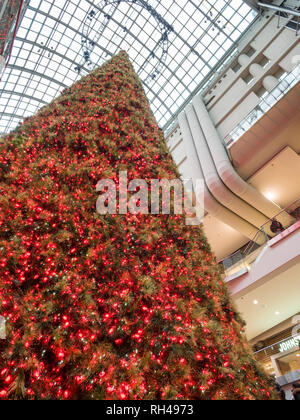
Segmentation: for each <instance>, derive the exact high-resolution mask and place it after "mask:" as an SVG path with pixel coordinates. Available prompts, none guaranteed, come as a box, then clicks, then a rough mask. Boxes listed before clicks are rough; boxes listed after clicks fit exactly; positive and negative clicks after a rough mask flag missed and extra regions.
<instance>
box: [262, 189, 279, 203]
mask: <svg viewBox="0 0 300 420" xmlns="http://www.w3.org/2000/svg"><path fill="white" fill-rule="evenodd" d="M264 196H265V197H266V198H267V199H268V200H270V201H274V200H275V199H276V194H275V193H274V192H273V191H266V192H265V193H264Z"/></svg>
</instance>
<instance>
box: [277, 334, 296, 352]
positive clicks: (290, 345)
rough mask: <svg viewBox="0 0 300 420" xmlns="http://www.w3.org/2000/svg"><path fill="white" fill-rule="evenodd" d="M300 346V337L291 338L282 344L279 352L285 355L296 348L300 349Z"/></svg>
mask: <svg viewBox="0 0 300 420" xmlns="http://www.w3.org/2000/svg"><path fill="white" fill-rule="evenodd" d="M299 346H300V335H299V336H298V337H294V338H291V339H290V340H287V341H285V342H283V343H281V344H280V346H279V351H280V353H284V352H285V351H288V350H292V349H295V348H299Z"/></svg>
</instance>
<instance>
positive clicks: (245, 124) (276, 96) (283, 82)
mask: <svg viewBox="0 0 300 420" xmlns="http://www.w3.org/2000/svg"><path fill="white" fill-rule="evenodd" d="M299 80H300V65H298V66H297V67H295V69H294V70H293V71H292V72H290V73H284V74H283V75H282V76H281V77H280V79H279V83H278V85H277V86H276V87H275V88H274V89H273V90H272V91H271V92H265V93H264V94H263V95H262V97H261V101H260V103H259V104H258V105H257V106H256V107H255V108H254V109H253V110H252V111H251V112H250V113H249V114H248V115H247V116H246V117H245V118H244V119H243V120H242V121H241V122H240V123H239V124H238V125H237V126H236V127H235V128H234V129H233V130H232V131H231V132H230V133H229V134H228V135H227V136H226V137H225V139H224V141H225V144H226V145H227V146H229V145H231V144H232V143H235V142H236V141H237V140H238V139H239V138H241V137H242V136H243V135H244V134H245V133H246V131H248V130H249V129H250V128H251V127H252V126H253V125H254V124H255V123H256V122H257V121H258V120H259V119H260V118H262V117H263V116H264V115H265V114H266V113H267V112H268V111H269V110H270V109H271V108H272V107H273V106H274V105H276V103H277V102H279V100H280V99H281V98H283V97H284V96H285V95H286V94H287V93H288V92H289V91H290V90H291V89H292V88H293V87H294V86H295V85H296V84H297V83H298V82H299Z"/></svg>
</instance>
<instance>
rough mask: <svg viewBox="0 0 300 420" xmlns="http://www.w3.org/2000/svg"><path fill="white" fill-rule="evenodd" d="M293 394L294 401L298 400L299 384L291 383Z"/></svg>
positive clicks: (299, 395) (299, 397)
mask: <svg viewBox="0 0 300 420" xmlns="http://www.w3.org/2000/svg"><path fill="white" fill-rule="evenodd" d="M292 392H293V396H294V399H295V400H296V401H300V384H299V383H297V384H293V390H292Z"/></svg>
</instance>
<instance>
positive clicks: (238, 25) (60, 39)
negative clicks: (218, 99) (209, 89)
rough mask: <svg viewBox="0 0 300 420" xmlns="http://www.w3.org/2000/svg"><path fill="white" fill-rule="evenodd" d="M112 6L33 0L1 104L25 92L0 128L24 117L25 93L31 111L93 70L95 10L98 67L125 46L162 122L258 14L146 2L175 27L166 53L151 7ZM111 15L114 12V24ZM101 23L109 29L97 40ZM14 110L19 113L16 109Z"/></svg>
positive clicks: (1, 115)
mask: <svg viewBox="0 0 300 420" xmlns="http://www.w3.org/2000/svg"><path fill="white" fill-rule="evenodd" d="M107 3H108V4H107V5H106V6H105V7H104V8H103V10H101V5H102V4H103V3H102V2H101V1H100V0H95V1H92V0H60V1H59V2H58V1H55V0H30V2H29V7H28V8H27V10H26V12H25V16H24V18H23V20H22V22H21V25H20V27H19V30H18V33H17V38H16V41H15V44H14V48H13V52H12V58H11V61H10V64H9V66H8V68H7V69H6V71H5V73H4V74H3V76H2V81H1V82H0V92H1V93H0V95H1V105H2V104H3V100H2V99H3V98H4V97H5V96H4V95H8V98H9V99H12V98H13V96H12V95H13V93H14V92H16V93H18V94H19V97H18V99H17V103H15V101H13V102H12V103H10V102H9V106H10V112H9V113H10V114H11V117H7V113H8V111H7V109H8V106H7V105H6V106H5V111H4V110H3V105H2V108H1V110H0V127H1V128H0V130H1V132H3V131H8V130H10V129H12V128H14V127H15V125H16V124H17V123H18V122H19V121H20V120H21V119H22V118H21V117H22V116H21V114H20V109H21V108H20V105H22V106H24V104H25V105H26V103H25V102H24V101H22V100H21V99H22V97H20V95H22V94H27V95H28V96H29V98H30V97H31V98H32V99H28V101H29V102H28V104H29V105H30V106H27V112H28V113H30V112H35V111H33V110H36V107H37V106H38V107H41V106H43V105H44V102H39V101H46V102H48V101H49V102H50V101H51V100H53V99H54V97H56V96H57V95H58V94H59V92H61V91H62V89H63V88H64V87H65V86H70V85H71V84H72V83H74V82H75V81H76V80H78V79H79V78H80V77H81V76H82V75H85V74H86V73H87V72H89V71H91V70H92V68H90V67H89V66H88V63H85V62H84V59H83V49H82V39H83V38H84V33H83V32H84V25H83V22H84V20H85V19H86V17H87V15H88V13H89V11H91V10H92V8H93V9H95V10H96V11H97V14H96V17H95V19H93V21H92V23H91V26H90V31H89V34H88V40H89V41H93V40H94V39H95V45H94V49H93V51H92V53H91V55H90V59H91V60H92V62H93V65H94V66H98V65H101V64H103V62H104V61H105V60H106V59H108V58H110V57H111V56H112V55H114V54H115V53H117V52H118V51H120V49H125V50H127V52H128V53H129V56H130V58H131V59H132V61H133V64H134V67H135V69H136V71H137V72H138V74H139V76H140V77H141V78H142V80H143V81H144V87H145V91H146V94H147V95H148V97H149V100H150V102H151V106H152V109H153V111H154V114H155V115H156V118H157V120H158V122H159V124H160V125H161V127H163V126H164V124H165V123H166V122H167V121H169V120H170V119H171V118H172V115H174V113H176V111H177V109H178V107H179V106H180V105H182V103H183V102H184V101H186V100H187V99H188V98H189V97H190V94H191V93H192V92H193V91H194V89H195V88H197V86H198V85H199V84H200V83H201V82H202V81H203V79H204V77H205V76H207V75H208V74H209V72H210V71H211V68H212V67H214V66H215V65H216V64H217V62H218V61H219V60H221V59H222V57H223V56H224V54H225V52H226V51H227V50H228V49H229V48H231V47H232V46H233V44H234V42H235V40H236V39H237V38H238V37H239V36H240V34H241V33H242V32H243V31H245V30H246V29H247V28H248V26H249V24H250V23H251V22H252V21H253V19H254V18H255V16H256V13H255V12H254V11H252V10H251V9H250V7H248V6H247V5H245V3H244V2H243V1H242V0H232V1H230V2H228V1H224V0H204V1H201V2H199V1H198V0H197V1H196V0H184V1H183V0H164V1H163V2H162V1H159V0H148V3H149V5H151V6H152V7H153V9H154V10H156V12H158V13H159V14H160V15H161V17H162V18H163V19H164V20H165V21H166V22H168V24H169V25H173V26H174V29H175V32H174V33H171V34H170V35H169V46H168V51H167V54H166V56H164V55H162V43H161V39H162V34H163V31H162V30H160V28H159V26H158V22H157V20H156V19H155V18H154V17H153V16H152V15H151V14H150V13H149V11H148V10H146V9H145V8H143V7H142V6H141V5H140V4H139V2H138V1H136V3H135V4H133V3H127V2H125V1H120V4H116V3H114V4H110V3H112V2H111V1H109V0H108V1H107ZM105 13H110V14H111V19H110V20H109V21H108V22H106V19H105ZM103 24H105V25H106V26H105V28H104V30H103V32H102V33H101V36H100V37H99V33H100V29H101V27H102V26H101V25H103ZM218 25H221V29H222V30H220V28H219V27H218ZM223 26H224V27H223ZM23 40H24V42H22V41H23ZM151 52H154V57H151ZM161 57H162V58H163V59H162V61H160V60H161ZM78 66H79V67H80V74H79V73H78V70H77V68H78ZM17 69H19V70H18V71H16V70H17ZM20 75H21V77H19V76H20ZM154 76H155V77H154ZM25 88H26V89H25ZM24 89H25V91H26V93H25V91H24ZM34 98H35V99H36V100H35V101H34ZM12 104H13V105H12ZM37 104H38V105H37ZM12 108H14V109H15V112H11V111H12ZM17 111H18V112H17ZM14 115H18V116H19V117H20V118H16V117H14ZM3 127H6V129H3Z"/></svg>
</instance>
